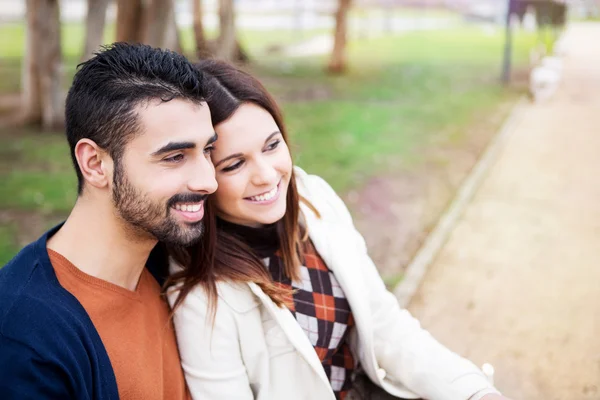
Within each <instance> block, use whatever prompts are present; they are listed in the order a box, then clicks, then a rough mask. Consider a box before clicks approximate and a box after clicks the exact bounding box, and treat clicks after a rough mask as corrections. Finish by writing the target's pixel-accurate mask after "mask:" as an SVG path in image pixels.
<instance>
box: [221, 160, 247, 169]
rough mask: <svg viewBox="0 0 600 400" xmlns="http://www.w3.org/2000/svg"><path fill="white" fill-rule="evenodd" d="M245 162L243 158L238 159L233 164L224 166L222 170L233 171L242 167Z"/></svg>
mask: <svg viewBox="0 0 600 400" xmlns="http://www.w3.org/2000/svg"><path fill="white" fill-rule="evenodd" d="M243 163H244V162H243V161H242V160H238V161H236V162H235V163H233V164H231V165H230V166H228V167H225V168H223V169H222V171H224V172H229V171H233V170H235V169H238V168H239V167H241V166H242V164H243Z"/></svg>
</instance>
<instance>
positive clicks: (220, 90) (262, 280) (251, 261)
mask: <svg viewBox="0 0 600 400" xmlns="http://www.w3.org/2000/svg"><path fill="white" fill-rule="evenodd" d="M196 66H197V68H198V69H199V70H200V71H202V72H203V73H204V74H205V79H207V82H206V87H207V96H206V101H207V103H208V106H209V108H210V112H211V116H212V123H213V126H217V125H219V124H220V123H221V122H223V121H226V120H227V119H229V118H230V117H231V116H232V115H233V113H234V112H235V111H236V110H237V109H238V108H239V106H240V105H242V104H244V103H253V104H255V105H258V106H259V107H261V108H263V109H264V110H266V111H268V112H269V114H271V116H272V117H273V119H274V120H275V123H276V124H277V126H278V127H279V130H280V132H281V134H282V135H283V139H284V140H285V141H286V143H289V142H288V136H287V132H286V129H285V125H284V123H283V118H282V114H281V110H280V109H279V107H278V106H277V103H276V102H275V100H274V99H273V98H272V97H271V95H270V94H269V93H268V92H267V90H266V89H265V88H264V86H263V85H262V84H261V83H260V82H259V81H258V80H257V79H256V78H254V77H253V76H252V75H250V74H248V73H246V72H244V71H242V70H240V69H238V68H237V67H234V66H233V65H230V64H228V63H226V62H223V61H218V60H203V61H201V62H200V63H198V64H197V65H196ZM301 200H302V201H303V202H306V203H307V205H308V207H309V208H310V209H312V210H313V211H314V212H315V213H316V214H317V215H318V212H317V211H316V210H315V209H314V207H312V205H311V204H310V203H308V202H307V201H306V200H305V199H301V198H300V196H299V195H298V190H297V188H296V180H295V177H294V173H293V171H292V175H291V178H290V183H289V186H288V191H287V195H286V206H287V208H286V212H285V215H284V217H283V218H282V219H281V220H280V221H278V222H277V223H276V226H277V234H278V236H279V243H280V252H281V256H282V258H283V263H284V266H285V274H286V275H287V277H288V278H290V279H292V280H296V279H298V278H299V273H300V272H299V271H300V269H299V267H300V254H301V253H302V252H303V251H304V250H305V246H306V244H307V241H306V237H307V236H306V235H305V233H306V232H305V231H304V228H302V227H301V226H300V223H299V218H300V201H301ZM216 225H217V224H216V212H215V205H214V204H213V201H212V198H211V197H210V196H209V198H208V200H207V201H206V204H205V214H204V226H205V232H204V235H203V237H202V239H201V241H200V243H198V244H196V245H194V246H192V247H189V248H171V249H170V253H171V255H172V256H173V257H174V259H175V261H177V262H178V263H179V264H180V265H181V266H183V269H182V270H181V271H179V272H176V273H174V274H173V275H172V276H171V277H170V278H169V280H168V281H167V286H168V287H171V286H173V285H180V286H179V294H178V296H177V299H176V301H175V304H174V306H173V310H176V309H177V307H178V306H179V305H180V304H181V302H182V301H183V300H184V299H185V297H186V296H187V295H188V294H189V293H190V291H191V290H192V289H193V288H194V287H195V286H196V285H201V286H202V287H203V288H204V290H206V292H207V294H208V299H209V310H210V313H211V314H212V316H213V317H214V315H215V312H216V300H217V295H218V293H217V282H219V281H232V282H240V283H241V282H244V283H245V282H254V283H256V284H257V285H258V286H259V287H260V288H261V289H262V290H263V291H264V292H265V294H267V295H268V296H269V297H270V298H271V299H272V300H273V301H274V302H275V303H276V304H277V305H278V306H282V305H284V304H285V303H286V302H287V301H289V298H290V297H289V295H290V292H289V290H287V289H283V288H282V287H280V286H278V285H277V284H275V283H274V282H273V280H272V279H271V276H270V274H269V272H268V270H267V268H266V267H265V265H264V264H263V262H262V261H261V259H259V258H258V256H257V255H256V254H254V252H253V251H252V250H251V249H250V247H249V246H248V245H246V244H245V243H243V242H242V241H241V240H239V239H238V238H236V237H235V236H233V235H231V234H228V233H227V232H224V231H222V230H218V229H217V226H216Z"/></svg>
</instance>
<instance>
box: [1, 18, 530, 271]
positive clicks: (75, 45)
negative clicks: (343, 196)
mask: <svg viewBox="0 0 600 400" xmlns="http://www.w3.org/2000/svg"><path fill="white" fill-rule="evenodd" d="M17 27H18V26H16V25H15V26H13V27H12V28H11V27H8V28H7V26H4V27H0V37H6V36H4V32H5V31H3V30H5V29H15V31H14V32H13V33H14V34H15V37H14V41H15V43H16V42H18V38H17V36H18V35H17V33H18V29H17ZM77 29H78V28H76V27H74V26H69V25H67V26H65V27H64V31H63V32H64V35H65V36H64V37H65V42H64V43H65V45H64V52H65V58H66V64H67V65H66V70H67V75H69V73H70V74H72V73H73V71H74V69H75V64H76V62H77V61H76V60H77V58H78V54H79V48H80V47H81V37H82V35H81V30H77ZM15 32H17V33H15ZM254 34H255V36H254V38H253V39H252V34H251V33H249V34H248V35H249V36H248V38H251V39H250V40H248V44H250V43H251V42H252V41H254V42H253V43H254V45H255V46H256V47H254V49H258V48H259V47H261V46H264V43H265V42H266V41H267V38H266V37H265V32H255V33H254ZM274 36H276V34H274V33H270V34H269V37H274ZM290 39H291V38H290ZM185 40H187V39H184V43H185ZM261 40H262V44H260V43H259V42H260V41H261ZM533 41H534V37H533V35H525V34H520V35H518V36H517V40H516V43H515V62H516V64H517V65H519V66H523V65H525V63H526V62H527V52H528V49H529V48H530V46H531V45H532V44H533ZM15 43H8V44H7V43H6V41H3V42H0V55H2V57H3V58H2V59H1V60H0V63H3V62H4V63H6V62H9V63H10V62H14V63H17V64H18V63H19V62H20V56H21V54H20V53H19V48H18V46H15ZM190 43H191V41H190ZM502 43H503V41H502V33H501V31H496V32H490V31H484V30H481V29H478V28H456V29H451V30H442V31H429V32H415V33H410V34H405V35H401V36H389V37H379V38H371V39H354V40H353V41H352V42H351V43H350V48H349V65H350V68H349V70H348V72H347V74H345V75H342V76H328V75H326V74H325V73H324V72H323V65H324V64H325V62H326V57H324V56H314V57H304V58H295V59H282V58H281V57H279V56H277V55H269V54H262V55H260V57H256V56H255V57H254V63H253V64H252V65H251V66H250V67H249V68H250V69H251V70H252V71H253V72H254V73H256V74H257V75H258V76H260V77H261V79H263V81H264V82H265V84H266V86H267V87H268V88H269V89H270V90H271V91H272V92H273V93H274V95H275V96H276V98H277V99H278V100H279V101H280V103H281V104H282V107H283V110H284V113H285V117H286V121H287V124H288V129H289V131H290V133H291V137H292V142H293V143H292V149H293V150H294V152H295V156H296V161H297V163H298V164H299V165H300V166H302V167H304V168H305V169H306V170H308V171H309V172H311V173H317V174H320V175H322V176H323V177H324V178H325V179H327V180H328V181H329V182H330V183H331V184H332V185H333V187H334V188H335V189H336V190H338V191H340V192H342V193H343V192H345V191H347V190H349V189H354V188H359V187H360V185H361V184H362V183H363V182H365V180H366V179H368V178H369V177H372V176H374V175H375V174H377V173H380V172H389V171H391V170H393V168H396V167H398V166H399V165H402V166H405V165H410V164H418V162H419V160H420V159H421V157H420V152H421V151H423V149H426V148H427V145H428V143H434V142H435V143H438V142H439V141H440V140H442V141H449V142H456V143H460V140H461V137H462V136H461V134H462V132H463V131H464V130H465V129H466V128H467V127H468V126H469V125H471V124H473V123H476V122H477V121H478V120H481V119H486V118H487V116H489V115H490V114H491V113H493V112H494V110H495V109H496V108H497V106H498V105H499V104H501V103H505V102H507V101H512V100H514V99H515V98H516V97H517V96H518V94H519V91H518V90H515V89H514V88H512V89H506V88H503V87H502V86H501V85H500V84H499V83H498V77H499V73H500V72H499V69H500V63H501V54H502ZM187 46H188V45H186V47H187ZM248 48H249V51H250V54H251V55H254V54H259V53H258V50H255V51H257V53H252V51H253V50H252V48H251V47H250V46H249V47H248ZM2 66H3V64H0V67H2ZM17 71H18V67H17ZM7 81H8V82H7ZM0 82H3V83H0V85H3V86H0V93H2V92H4V93H6V92H15V91H18V74H17V75H14V71H11V70H7V69H0ZM0 179H1V180H2V182H3V185H2V188H1V189H0V220H1V221H2V229H0V265H2V264H4V263H5V262H6V261H7V260H8V259H10V258H11V257H12V256H13V255H14V254H15V253H16V251H17V250H18V248H19V247H21V246H22V245H23V244H25V243H24V242H25V241H29V240H32V239H34V238H35V237H37V236H38V235H39V234H41V233H42V232H43V231H44V230H45V229H47V228H48V227H49V226H50V225H52V224H53V223H55V222H56V221H57V220H58V219H60V218H62V217H65V216H66V215H67V213H68V210H69V209H70V208H71V206H72V204H73V202H74V200H75V195H76V180H75V174H74V172H73V168H72V165H71V160H70V156H69V154H68V148H67V145H66V142H65V140H64V137H63V135H62V134H61V133H59V132H57V133H43V134H41V133H39V132H34V131H28V130H14V131H11V132H2V133H1V134H0ZM17 238H19V239H18V240H17ZM19 241H22V242H19Z"/></svg>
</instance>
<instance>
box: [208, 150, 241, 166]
mask: <svg viewBox="0 0 600 400" xmlns="http://www.w3.org/2000/svg"><path fill="white" fill-rule="evenodd" d="M241 156H243V154H242V153H235V154H232V155H230V156H227V157H225V158H224V159H222V160H221V161H219V162H218V163H216V164H215V168H217V167H218V166H219V165H221V164H223V163H224V162H225V161H227V160H231V159H232V158H238V157H241Z"/></svg>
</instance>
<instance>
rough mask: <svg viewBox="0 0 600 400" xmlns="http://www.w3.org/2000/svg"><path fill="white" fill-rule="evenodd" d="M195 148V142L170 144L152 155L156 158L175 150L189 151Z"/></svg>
mask: <svg viewBox="0 0 600 400" xmlns="http://www.w3.org/2000/svg"><path fill="white" fill-rule="evenodd" d="M195 148H196V143H194V142H169V143H167V144H166V145H164V146H163V147H161V148H160V149H158V150H156V151H155V152H154V153H152V156H153V157H156V156H160V155H162V154H165V153H169V152H171V151H175V150H187V149H195Z"/></svg>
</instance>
